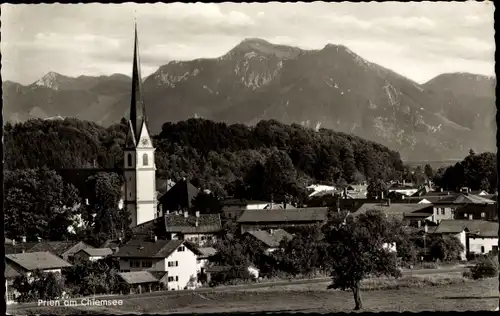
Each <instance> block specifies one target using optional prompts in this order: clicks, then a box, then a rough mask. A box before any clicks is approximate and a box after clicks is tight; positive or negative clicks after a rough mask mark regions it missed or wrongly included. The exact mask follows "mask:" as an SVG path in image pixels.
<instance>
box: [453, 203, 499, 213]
mask: <svg viewBox="0 0 500 316" xmlns="http://www.w3.org/2000/svg"><path fill="white" fill-rule="evenodd" d="M496 211H497V206H496V205H495V204H466V205H464V206H462V207H459V208H457V210H456V213H478V212H485V213H489V214H496Z"/></svg>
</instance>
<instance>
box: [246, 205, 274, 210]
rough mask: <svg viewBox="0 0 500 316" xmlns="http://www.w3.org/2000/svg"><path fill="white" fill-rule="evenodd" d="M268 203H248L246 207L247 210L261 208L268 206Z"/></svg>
mask: <svg viewBox="0 0 500 316" xmlns="http://www.w3.org/2000/svg"><path fill="white" fill-rule="evenodd" d="M268 205H269V203H264V204H248V205H247V207H246V209H247V210H263V209H264V207H266V206H268Z"/></svg>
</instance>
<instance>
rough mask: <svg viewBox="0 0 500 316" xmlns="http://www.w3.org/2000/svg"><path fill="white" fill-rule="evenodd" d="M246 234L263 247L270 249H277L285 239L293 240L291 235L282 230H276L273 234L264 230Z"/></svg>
mask: <svg viewBox="0 0 500 316" xmlns="http://www.w3.org/2000/svg"><path fill="white" fill-rule="evenodd" d="M247 234H249V235H251V236H253V237H255V238H256V239H257V240H259V241H261V242H262V243H264V245H266V246H267V247H270V248H275V247H278V246H279V245H280V242H281V241H282V240H283V239H285V238H286V239H288V240H290V239H292V238H293V236H292V235H291V234H289V233H287V232H286V231H284V230H283V229H277V230H276V231H273V234H270V233H268V232H267V231H264V230H252V231H248V232H247Z"/></svg>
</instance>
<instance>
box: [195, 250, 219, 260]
mask: <svg viewBox="0 0 500 316" xmlns="http://www.w3.org/2000/svg"><path fill="white" fill-rule="evenodd" d="M198 250H199V251H200V255H199V256H198V258H200V259H206V258H208V257H210V256H213V255H215V254H216V253H217V249H215V248H213V247H201V248H198Z"/></svg>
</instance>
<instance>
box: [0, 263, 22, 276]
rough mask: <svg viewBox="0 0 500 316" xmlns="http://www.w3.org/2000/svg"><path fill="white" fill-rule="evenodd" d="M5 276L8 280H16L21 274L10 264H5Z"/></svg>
mask: <svg viewBox="0 0 500 316" xmlns="http://www.w3.org/2000/svg"><path fill="white" fill-rule="evenodd" d="M3 275H4V277H5V278H6V279H7V278H15V277H17V276H20V275H21V273H19V272H17V271H16V270H15V269H14V268H12V267H11V266H10V265H9V264H8V263H6V264H5V271H4V273H3Z"/></svg>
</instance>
